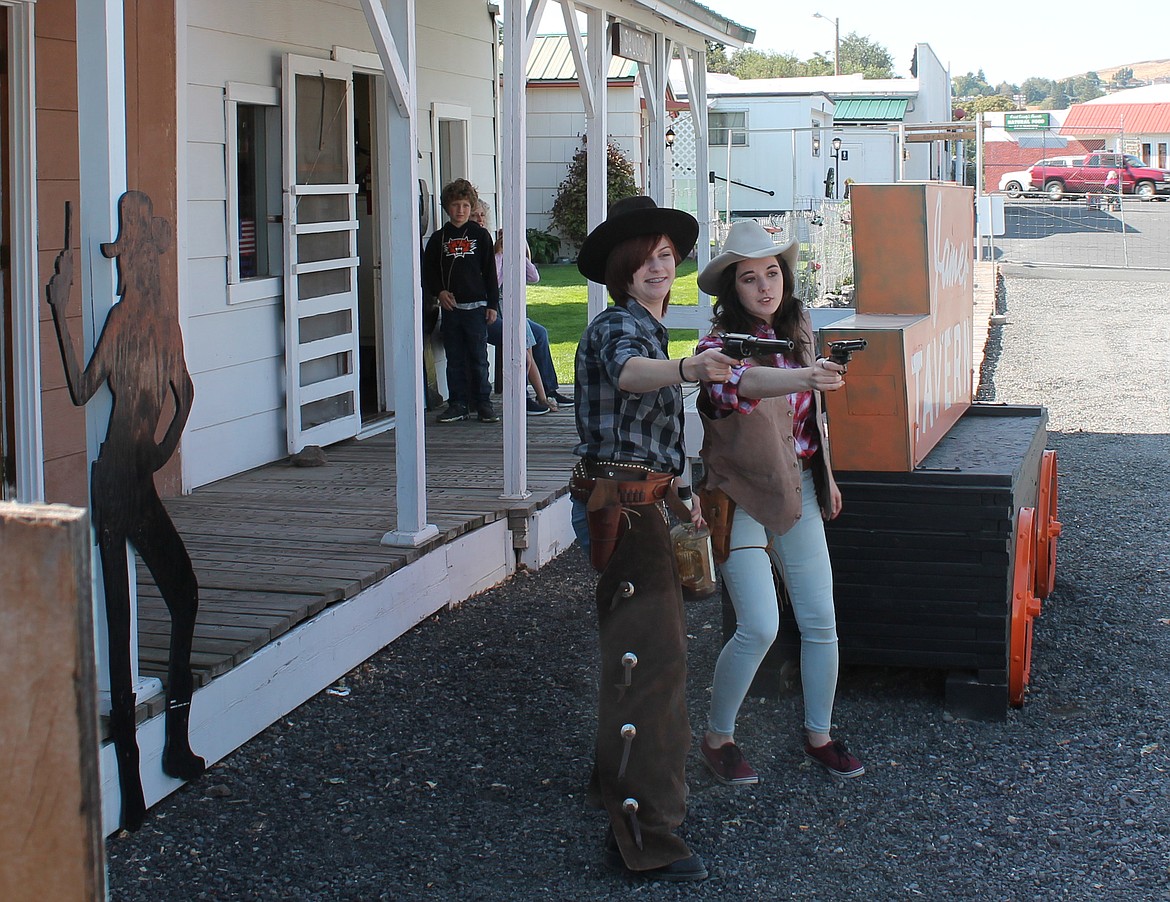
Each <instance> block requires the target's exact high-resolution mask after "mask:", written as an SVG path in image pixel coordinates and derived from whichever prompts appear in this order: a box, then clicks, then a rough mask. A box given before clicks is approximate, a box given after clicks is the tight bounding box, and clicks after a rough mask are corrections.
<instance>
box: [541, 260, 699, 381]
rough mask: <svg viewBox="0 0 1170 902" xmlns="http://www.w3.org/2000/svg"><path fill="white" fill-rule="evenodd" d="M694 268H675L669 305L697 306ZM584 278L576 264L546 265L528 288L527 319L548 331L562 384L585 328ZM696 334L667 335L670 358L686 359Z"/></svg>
mask: <svg viewBox="0 0 1170 902" xmlns="http://www.w3.org/2000/svg"><path fill="white" fill-rule="evenodd" d="M697 268H698V267H697V265H696V263H695V261H694V260H684V261H683V262H682V263H680V264H679V267H678V279H677V281H675V283H674V288H673V289H672V290H671V293H670V302H671V304H680V305H682V304H690V305H691V306H694V305H695V304H698V303H699V289H698V286H697V285H696V284H695V272H696V270H697ZM585 284H586V283H585V277H584V276H583V275H581V273H579V272H578V271H577V264H576V263H566V264H545V265H543V266H541V267H540V282H539V283H537V284H536V285H529V286H528V295H527V297H528V316H529V318H530V319H532V320H534V321H535V322H538V323H540V324H541V325H542V326H544V327H545V328H546V329H548V341H549V345H550V347H551V349H552V358H553V363H554V364H555V365H556V368H557V376H559V377H560V380H561V384H562V385H567V384H572V382H573V355H574V354H576V353H577V341H578V339H580V338H581V332H582V331H583V330H584V329H585V324H586V322H587V317H588V308H589V302H588V298H587V293H586V289H585ZM698 340H699V334H698V332H696V331H695V330H694V329H678V330H675V331H674V332H671V334H670V356H671V357H672V358H673V357H685V356H686V355H687V354H690V353H692V352H693V351H694V348H695V342H697V341H698Z"/></svg>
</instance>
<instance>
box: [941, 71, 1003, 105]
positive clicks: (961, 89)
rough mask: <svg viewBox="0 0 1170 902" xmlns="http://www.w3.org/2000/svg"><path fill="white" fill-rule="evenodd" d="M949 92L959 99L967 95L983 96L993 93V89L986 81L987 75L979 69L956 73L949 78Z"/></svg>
mask: <svg viewBox="0 0 1170 902" xmlns="http://www.w3.org/2000/svg"><path fill="white" fill-rule="evenodd" d="M951 93H952V94H953V95H954V96H955V97H958V98H960V99H965V98H967V97H983V96H985V95H987V94H994V93H995V91H994V89H993V88H992V87H991V85H989V84H988V83H987V76H985V75H984V74H983V70H982V69H980V70H979V71H978V72H977V73H976V72H968V73H967V74H966V75H956V76H955V77H954V78H952V79H951Z"/></svg>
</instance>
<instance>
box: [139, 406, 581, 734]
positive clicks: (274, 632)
mask: <svg viewBox="0 0 1170 902" xmlns="http://www.w3.org/2000/svg"><path fill="white" fill-rule="evenodd" d="M394 436H395V434H394V432H393V431H391V432H387V433H383V434H382V435H379V436H376V437H374V438H370V439H366V440H362V441H358V440H350V441H347V442H343V443H341V444H339V445H334V446H332V447H330V448H327V449H325V453H326V456H327V457H328V464H327V465H325V466H322V467H313V468H301V467H293V466H291V465H289V464H288V462H287V461H281V462H278V463H273V464H269V465H267V466H264V467H260V468H259V469H256V470H252V471H249V472H247V473H242V474H239V475H237V476H232V477H229V478H227V479H224V480H221V481H219V482H216V483H213V484H211V485H208V486H204V487H202V488H199V489H197V490H196V491H195V492H193V493H192V494H190V495H186V496H183V497H179V498H172V499H169V500H168V501H167V502H166V505H167V510H168V511H169V512H170V514H171V517H172V518H173V520H174V522H175V526H176V527H177V528H178V530H179V533H180V534H181V535H182V536H183V539H184V541H185V542H186V545H187V550H188V552H189V553H190V555H191V560H192V562H193V564H194V566H195V572H196V575H197V576H198V579H199V615H198V618H197V620H196V625H195V641H194V650H193V653H192V668H193V671H194V675H195V685H196V687H199V686H203V685H205V684H206V683H208V681H210V680H211V679H213V678H214V677H217V676H219V675H221V674H223V673H226V672H227V671H229V670H231V669H232V668H233V667H236V666H238V665H239V664H240V663H241V662H243V661H244V660H246V659H247V658H249V657H250V656H252V655H253V654H255V653H256V652H257V651H259V650H260V649H261V648H263V647H264V646H265V645H267V644H268V643H270V642H272V641H273V640H274V639H276V638H277V637H279V636H281V635H282V634H283V633H286V632H288V631H289V630H291V629H292V628H293V627H295V626H296V625H298V624H299V623H302V622H304V621H305V620H308V619H309V618H310V617H313V616H314V615H315V614H317V613H319V612H320V611H322V610H323V609H325V608H326V607H327V606H329V605H332V604H336V603H338V602H341V601H344V600H346V599H348V598H352V597H353V596H355V595H357V594H358V593H359V592H360V591H362V590H363V589H365V588H367V587H369V586H371V585H372V584H374V583H376V582H378V581H379V580H381V579H384V578H385V577H387V576H389V575H390V574H391V573H393V572H394V571H396V570H399V569H401V568H403V567H405V566H407V565H408V564H410V563H411V562H413V561H416V560H418V559H419V558H420V557H422V556H423V555H425V554H426V553H427V552H428V551H432V550H433V549H434V548H436V547H437V546H440V545H443V544H445V543H448V542H451V541H453V540H454V539H456V538H458V537H459V536H461V535H463V534H465V533H467V532H469V531H471V530H474V529H478V528H479V527H481V526H484V525H486V524H488V523H492V522H495V521H497V520H500V519H502V518H504V517H513V518H516V519H518V520H520V521H522V520H525V519H527V517H528V515H529V514H531V512H533V511H535V510H538V509H540V508H543V507H545V506H547V505H549V504H550V503H552V502H553V501H554V500H556V499H557V498H558V497H559V496H561V495H563V494H564V493H565V484H566V482H567V480H568V474H569V470H570V468H571V467H572V465H573V461H574V460H575V458H574V457H573V454H572V448H573V445H574V444H575V443H576V441H577V433H576V429H575V427H574V423H573V411H572V408H571V407H570V408H567V409H562V410H561V411H559V412H557V413H552V414H548V415H545V416H543V417H530V418H529V419H528V488H529V491H530V492H531V495H530V497H529V498H527V499H526V500H524V501H522V502H516V501H511V500H507V501H506V500H504V499H502V498H501V497H500V493H501V492H502V490H503V485H502V476H501V473H502V468H503V429H502V427H501V425H500V424H483V423H479V422H476V421H468V422H462V423H452V424H447V425H441V426H440V425H438V424H436V423H435V422H434V415H433V414H430V415H428V421H427V426H426V453H427V508H428V519H429V521H430V522H431V523H433V524H434V525H435V526H436V527H437V528H438V530H439V536H438V537H437V538H435V539H433V540H432V541H431V542H429V543H427V544H425V545H423V546H420V547H419V548H392V547H388V546H385V545H382V544H381V539H382V536H383V535H384V534H385V533H386V532H387V531H388V530H389V529H390V528H391V527H392V526H393V524H394V519H393V515H394V512H395V497H394V479H395V467H394V441H395V438H394ZM138 593H139V608H138V617H139V621H138V639H139V661H140V669H141V672H142V674H143V675H146V676H157V677H159V678H161V679H163V680H164V681H165V679H166V662H167V659H168V656H169V650H168V643H169V636H170V615H169V614H168V613H167V609H166V605H165V604H164V603H163V601H162V598H161V596H160V595H159V592H158V589H157V587H156V586H155V585H154V583H153V581H152V580H151V578H150V574H149V573H148V572H146V570H145V568H143V567H140V568H139V581H138ZM162 707H163V699H162V698H161V697H155V698H153V699H150V700H149V701H148V702H147V703H146V704H145V705H140V706H139V716H140V718H144V717H152V716H154V715H155V714H157V713H160V712H161V711H162Z"/></svg>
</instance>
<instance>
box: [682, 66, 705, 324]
mask: <svg viewBox="0 0 1170 902" xmlns="http://www.w3.org/2000/svg"><path fill="white" fill-rule="evenodd" d="M692 64H693V65H692ZM683 71H684V72H685V73H687V79H688V82H689V84H688V87H687V97H688V98H690V104H691V120H692V122H693V124H694V132H695V178H696V179H697V180H698V183H697V185H696V187H697V189H698V190H697V191H696V192H695V207H696V209H695V218H696V219H698V220H699V244H698V258H699V269H702V268H703V267H704V266H706V265H707V264H708V263H710V262H711V183H710V181H708V178H707V174H708V173H709V172H710V171H711V152H710V147H709V146H708V144H709V142H708V140H707V52H706V51H705V50H696V49H694V48H691V49H689V50H687V51H685V52H684V53H683ZM710 305H711V299H710V297H708V296H707V295H705V294H703V293H700V294H699V310H700V313H702V314H703V315H704V316H707V315H708V314H709V313H710Z"/></svg>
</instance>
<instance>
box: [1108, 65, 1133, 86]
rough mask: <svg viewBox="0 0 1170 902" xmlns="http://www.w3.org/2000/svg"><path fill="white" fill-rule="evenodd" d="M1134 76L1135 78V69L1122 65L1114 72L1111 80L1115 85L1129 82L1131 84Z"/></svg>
mask: <svg viewBox="0 0 1170 902" xmlns="http://www.w3.org/2000/svg"><path fill="white" fill-rule="evenodd" d="M1132 78H1133V69H1131V68H1130V67H1129V66H1122V67H1121V68H1120V69H1118V70H1117V71H1116V72H1114V73H1113V77H1112V78H1111V79H1109V80H1110V81H1111V82H1113V83H1114V84H1115V85H1127V84H1129V82H1130V79H1132Z"/></svg>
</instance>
